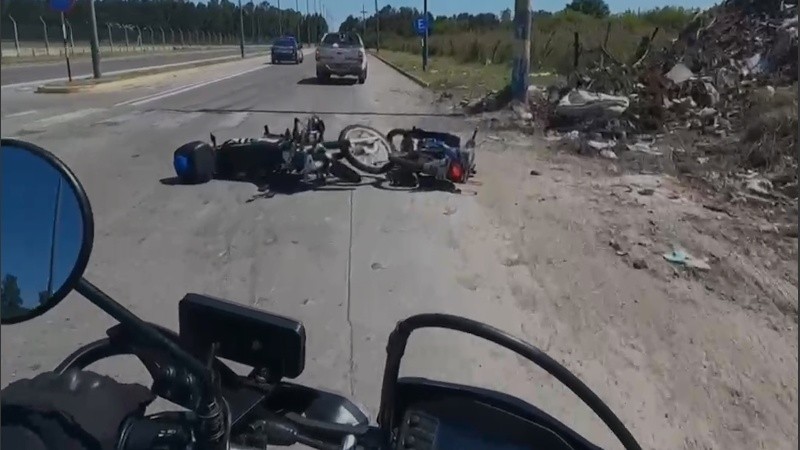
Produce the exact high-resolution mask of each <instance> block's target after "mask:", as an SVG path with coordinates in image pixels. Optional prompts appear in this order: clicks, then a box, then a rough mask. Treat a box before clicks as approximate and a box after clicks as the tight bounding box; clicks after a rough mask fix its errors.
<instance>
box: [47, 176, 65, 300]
mask: <svg viewBox="0 0 800 450" xmlns="http://www.w3.org/2000/svg"><path fill="white" fill-rule="evenodd" d="M61 180H62V179H61V178H59V179H58V186H56V206H55V208H54V209H53V232H52V234H51V236H50V272H48V275H47V298H50V296H51V295H53V265H54V264H55V257H56V230H57V229H58V219H59V215H60V214H61Z"/></svg>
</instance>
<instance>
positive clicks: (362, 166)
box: [339, 125, 396, 175]
mask: <svg viewBox="0 0 800 450" xmlns="http://www.w3.org/2000/svg"><path fill="white" fill-rule="evenodd" d="M356 130H364V131H367V132H368V133H370V134H372V135H374V136H375V137H376V138H377V140H378V141H380V144H381V145H383V146H384V147H385V148H386V149H387V151H388V153H389V155H388V156H391V155H392V154H393V153H395V152H396V150H395V148H394V146H393V145H392V143H391V142H390V141H389V140H388V139H386V136H384V135H383V133H381V132H380V131H378V130H376V129H375V128H372V127H368V126H366V125H348V126H346V127H344V129H343V130H342V132H341V133H339V140H340V141H345V140H349V139H348V134H350V133H352V132H354V131H356ZM352 147H353V146H352V145H350V146H346V148H342V154H343V155H344V157H345V159H347V162H349V163H350V164H352V166H353V167H355V168H356V169H358V170H360V171H362V172H366V173H369V174H373V175H380V174H384V173H386V172H388V171H389V170H390V169H391V168H392V163H391V162H388V161H387V162H386V163H383V164H381V165H374V164H370V163H368V162H364V161H362V160H361V159H359V158H358V157H357V156H356V155H354V154H353V152H352Z"/></svg>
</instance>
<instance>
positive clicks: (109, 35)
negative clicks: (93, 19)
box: [106, 23, 114, 53]
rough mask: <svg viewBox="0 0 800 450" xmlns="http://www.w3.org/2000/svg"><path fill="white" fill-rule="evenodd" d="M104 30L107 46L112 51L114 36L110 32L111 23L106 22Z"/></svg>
mask: <svg viewBox="0 0 800 450" xmlns="http://www.w3.org/2000/svg"><path fill="white" fill-rule="evenodd" d="M106 30H108V48H109V52H110V53H114V37H113V36H112V34H111V24H110V23H107V24H106Z"/></svg>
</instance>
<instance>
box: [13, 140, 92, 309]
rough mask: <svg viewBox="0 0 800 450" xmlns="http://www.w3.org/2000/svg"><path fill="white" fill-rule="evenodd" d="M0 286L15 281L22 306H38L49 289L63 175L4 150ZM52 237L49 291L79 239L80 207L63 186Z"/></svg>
mask: <svg viewBox="0 0 800 450" xmlns="http://www.w3.org/2000/svg"><path fill="white" fill-rule="evenodd" d="M0 158H2V160H1V161H0V170H2V173H0V179H2V187H0V189H1V190H0V193H2V199H0V280H2V279H3V278H5V276H6V274H7V273H10V274H12V275H15V276H16V277H17V278H18V284H19V287H20V290H21V292H22V300H23V306H25V307H28V308H30V307H31V306H36V305H38V304H39V292H41V291H44V290H45V289H46V286H47V278H48V275H49V268H50V242H51V240H52V227H53V214H54V211H55V199H56V192H57V187H58V180H59V178H60V177H61V174H60V173H59V172H58V171H56V169H55V168H53V167H52V166H51V165H50V164H49V163H48V162H46V161H45V160H44V159H42V158H39V157H38V156H35V155H33V154H32V153H30V152H27V151H24V150H20V149H15V148H10V147H6V146H4V147H3V148H2V150H0ZM57 230H58V231H57V233H56V242H57V245H56V252H55V264H54V276H53V291H56V290H58V288H60V287H61V284H63V282H64V281H66V278H67V276H69V273H70V272H71V271H72V268H73V267H74V264H75V261H76V260H77V256H78V252H79V251H80V244H81V239H82V233H81V231H82V223H81V216H80V210H79V208H78V202H77V199H76V197H75V196H74V195H73V193H72V191H71V190H70V188H69V185H68V184H67V183H66V182H64V183H62V188H61V205H60V214H59V221H58V228H57Z"/></svg>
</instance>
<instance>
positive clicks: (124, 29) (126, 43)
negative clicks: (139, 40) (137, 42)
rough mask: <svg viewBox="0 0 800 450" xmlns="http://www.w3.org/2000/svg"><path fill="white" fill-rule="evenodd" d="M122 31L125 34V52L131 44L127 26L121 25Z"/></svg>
mask: <svg viewBox="0 0 800 450" xmlns="http://www.w3.org/2000/svg"><path fill="white" fill-rule="evenodd" d="M122 31H123V32H124V33H125V51H128V50H130V47H131V42H130V40H129V39H128V25H123V26H122Z"/></svg>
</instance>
